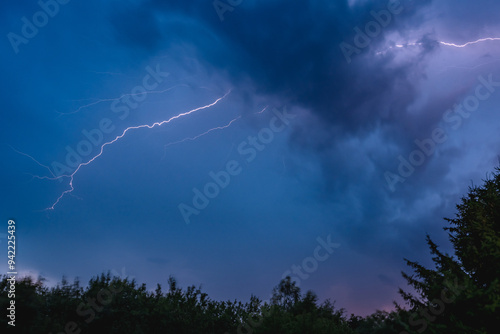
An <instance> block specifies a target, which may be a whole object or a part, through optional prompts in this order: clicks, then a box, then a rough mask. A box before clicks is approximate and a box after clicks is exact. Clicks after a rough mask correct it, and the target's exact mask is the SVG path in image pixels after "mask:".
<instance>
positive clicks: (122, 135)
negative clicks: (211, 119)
mask: <svg viewBox="0 0 500 334" xmlns="http://www.w3.org/2000/svg"><path fill="white" fill-rule="evenodd" d="M230 92H231V91H230V90H229V91H228V92H227V93H226V94H224V96H222V97H220V98H218V99H216V100H215V101H214V102H212V103H210V104H207V105H205V106H202V107H198V108H195V109H192V110H190V111H187V112H184V113H180V114H178V115H176V116H172V117H170V118H169V119H167V120H164V121H161V122H155V123H153V124H151V125H149V124H143V125H137V126H131V127H128V128H126V129H125V130H123V132H122V134H121V135H119V136H116V138H115V139H113V140H111V141H108V142H106V143H104V144H102V145H101V149H100V151H99V153H98V154H97V155H95V156H94V157H93V158H92V159H90V160H89V161H87V162H84V163H81V164H79V165H78V167H77V168H76V169H75V171H74V172H73V173H72V174H70V175H61V176H57V177H54V178H51V179H60V178H62V177H69V179H70V180H69V189H68V190H65V191H64V192H63V193H62V194H61V195H60V196H59V197H58V198H57V200H56V201H55V202H54V203H53V204H52V206H50V207H48V208H46V209H45V210H54V208H55V207H56V205H57V204H58V203H59V202H60V201H61V200H62V199H63V198H64V196H66V195H68V194H71V193H72V192H73V190H74V189H75V188H74V186H73V181H74V178H75V175H76V174H77V173H78V171H80V169H81V168H82V167H83V166H87V165H89V164H91V163H92V162H94V161H95V160H96V159H97V158H99V157H100V156H101V155H102V154H103V152H104V148H105V147H106V146H108V145H111V144H114V143H115V142H117V141H118V140H120V139H121V138H123V137H124V136H125V135H126V134H127V133H128V132H129V131H130V130H137V129H142V128H148V129H152V128H154V127H157V126H162V125H164V124H167V123H170V122H171V121H173V120H176V119H178V118H181V117H184V116H188V115H190V114H192V113H194V112H196V111H199V110H203V109H207V108H210V107H212V106H214V105H216V104H217V103H219V101H221V100H222V99H224V98H225V97H226V96H227V95H228V94H229V93H230Z"/></svg>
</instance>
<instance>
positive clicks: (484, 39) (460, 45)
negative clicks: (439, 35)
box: [439, 37, 500, 48]
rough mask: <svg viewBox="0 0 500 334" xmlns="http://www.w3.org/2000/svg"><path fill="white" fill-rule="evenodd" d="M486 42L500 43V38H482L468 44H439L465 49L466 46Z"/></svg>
mask: <svg viewBox="0 0 500 334" xmlns="http://www.w3.org/2000/svg"><path fill="white" fill-rule="evenodd" d="M486 41H500V37H486V38H480V39H478V40H477V41H472V42H467V43H465V44H454V43H447V42H439V43H440V44H443V45H446V46H453V47H455V48H465V47H466V46H469V45H472V44H477V43H481V42H486Z"/></svg>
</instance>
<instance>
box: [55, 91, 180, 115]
mask: <svg viewBox="0 0 500 334" xmlns="http://www.w3.org/2000/svg"><path fill="white" fill-rule="evenodd" d="M180 86H186V87H188V85H186V84H180V85H175V86H173V87H170V88H166V89H164V90H153V91H146V92H145V93H144V92H141V93H136V94H133V93H128V94H122V95H121V96H119V97H112V98H107V99H93V100H95V101H93V102H90V103H88V104H85V105H83V106H80V107H78V108H77V109H75V110H73V111H71V112H67V113H61V112H60V113H59V114H60V115H59V116H66V115H71V114H76V113H77V112H79V111H81V110H83V109H86V108H89V107H92V106H94V105H96V104H100V103H103V102H112V101H118V100H120V99H122V98H124V97H126V96H138V95H142V94H161V93H165V92H168V91H169V90H172V89H174V88H177V87H180ZM86 100H90V99H86Z"/></svg>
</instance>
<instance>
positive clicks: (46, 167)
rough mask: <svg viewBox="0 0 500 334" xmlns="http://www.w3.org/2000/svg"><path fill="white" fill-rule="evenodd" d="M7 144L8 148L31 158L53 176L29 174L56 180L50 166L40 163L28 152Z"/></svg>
mask: <svg viewBox="0 0 500 334" xmlns="http://www.w3.org/2000/svg"><path fill="white" fill-rule="evenodd" d="M8 146H9V147H10V148H11V149H12V150H13V151H14V152H16V153H18V154H21V155H24V156H25V157H28V158H30V159H31V160H33V161H34V162H35V163H36V164H37V165H38V166H40V167H43V168H45V169H47V170H48V171H49V173H50V174H51V175H52V176H53V178H50V177H47V176H36V175H31V174H30V175H31V176H33V177H36V178H39V179H44V178H46V179H54V180H56V179H57V177H56V176H55V175H54V173H52V170H51V169H50V167H49V166H46V165H44V164H42V163H41V162H39V161H38V160H36V159H35V158H33V157H32V156H31V155H29V154H27V153H24V152H21V151H19V150H16V149H15V148H14V147H13V146H11V145H8Z"/></svg>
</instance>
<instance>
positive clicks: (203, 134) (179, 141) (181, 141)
mask: <svg viewBox="0 0 500 334" xmlns="http://www.w3.org/2000/svg"><path fill="white" fill-rule="evenodd" d="M268 107H269V106H266V107H265V108H264V109H262V110H261V111H259V112H255V113H254V114H255V115H256V114H262V113H263V112H264V111H265V110H266V109H267V108H268ZM240 118H241V115H240V116H238V117H236V118H234V119H232V120H231V121H230V122H229V123H227V124H226V125H222V126H217V127H215V128H211V129H209V130H207V131H205V132H203V133H201V134H199V135H196V136H194V137H187V138H184V139H181V140H178V141H174V142H171V143H168V144H166V145H165V147H164V148H165V154H164V155H163V158H165V155H166V154H167V153H166V150H167V147H169V146H172V145H175V144H181V143H184V142H186V141H193V140H196V139H198V138H200V137H203V136H205V135H208V134H209V133H210V132H213V131H217V130H224V129H227V128H228V127H230V126H231V125H232V124H233V123H234V122H236V121H237V120H239V119H240Z"/></svg>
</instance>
